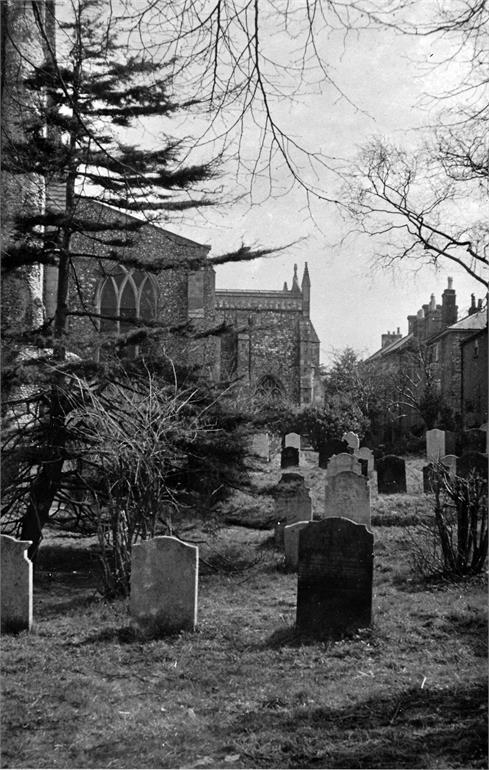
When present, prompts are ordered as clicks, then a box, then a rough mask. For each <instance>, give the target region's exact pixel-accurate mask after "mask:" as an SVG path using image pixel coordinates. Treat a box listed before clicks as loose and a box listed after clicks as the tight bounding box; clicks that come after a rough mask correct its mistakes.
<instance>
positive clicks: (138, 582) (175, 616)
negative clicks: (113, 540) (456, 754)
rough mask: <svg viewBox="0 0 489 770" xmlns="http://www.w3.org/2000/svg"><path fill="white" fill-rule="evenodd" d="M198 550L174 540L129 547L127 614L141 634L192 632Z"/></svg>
mask: <svg viewBox="0 0 489 770" xmlns="http://www.w3.org/2000/svg"><path fill="white" fill-rule="evenodd" d="M198 574H199V549H198V548H197V546H195V545H189V544H188V543H183V542H182V541H181V540H178V539H177V538H176V537H168V536H162V537H155V538H153V539H152V540H145V541H144V542H142V543H138V544H137V545H134V546H133V547H132V558H131V595H130V612H131V616H132V618H133V619H134V622H135V624H136V625H137V626H138V627H139V628H140V630H141V631H143V632H144V633H148V634H151V635H152V636H158V635H163V634H169V633H174V632H177V631H193V630H194V629H195V626H196V624H197V590H198Z"/></svg>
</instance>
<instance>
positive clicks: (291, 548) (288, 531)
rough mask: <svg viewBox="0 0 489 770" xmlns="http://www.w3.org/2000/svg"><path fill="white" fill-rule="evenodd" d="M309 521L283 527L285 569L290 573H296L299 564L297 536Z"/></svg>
mask: <svg viewBox="0 0 489 770" xmlns="http://www.w3.org/2000/svg"><path fill="white" fill-rule="evenodd" d="M310 523H311V522H310V521H296V522H295V523H294V524H287V526H286V527H284V551H285V567H286V569H288V570H290V571H291V572H297V567H298V564H299V534H300V532H301V530H302V529H304V527H307V526H308V525H309V524H310Z"/></svg>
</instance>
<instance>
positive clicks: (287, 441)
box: [284, 433, 301, 450]
mask: <svg viewBox="0 0 489 770" xmlns="http://www.w3.org/2000/svg"><path fill="white" fill-rule="evenodd" d="M288 446H292V447H294V449H299V450H300V448H301V437H300V436H299V434H298V433H287V434H286V435H285V438H284V448H285V449H286V448H287V447H288Z"/></svg>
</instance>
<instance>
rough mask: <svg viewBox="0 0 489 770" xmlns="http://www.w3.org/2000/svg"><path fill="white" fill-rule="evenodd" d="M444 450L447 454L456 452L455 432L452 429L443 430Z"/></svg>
mask: <svg viewBox="0 0 489 770" xmlns="http://www.w3.org/2000/svg"><path fill="white" fill-rule="evenodd" d="M445 452H446V454H447V455H454V454H456V453H457V434H456V433H455V432H454V431H453V430H446V431H445Z"/></svg>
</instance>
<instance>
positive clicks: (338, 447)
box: [318, 438, 348, 468]
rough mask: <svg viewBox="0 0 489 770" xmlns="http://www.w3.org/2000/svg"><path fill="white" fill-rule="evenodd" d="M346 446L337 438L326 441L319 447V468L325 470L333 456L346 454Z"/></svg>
mask: <svg viewBox="0 0 489 770" xmlns="http://www.w3.org/2000/svg"><path fill="white" fill-rule="evenodd" d="M347 449H348V445H347V444H346V443H345V442H344V441H340V440H339V439H337V438H332V439H328V441H325V442H324V443H323V444H321V446H320V447H319V460H318V462H319V467H320V468H326V467H327V465H328V462H329V460H330V458H331V457H333V455H339V454H342V453H346V451H347Z"/></svg>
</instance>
